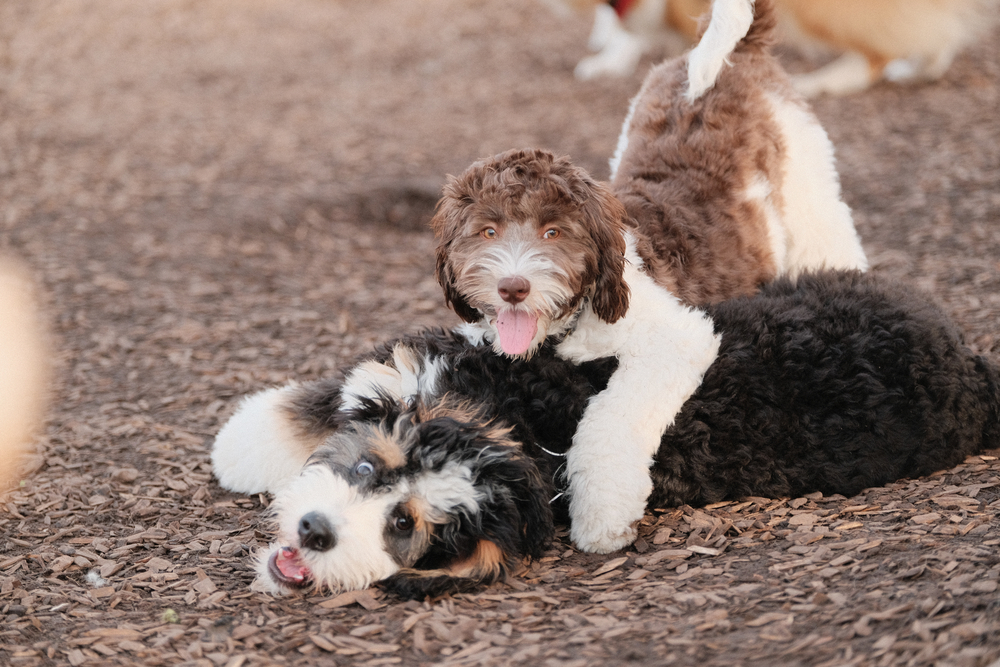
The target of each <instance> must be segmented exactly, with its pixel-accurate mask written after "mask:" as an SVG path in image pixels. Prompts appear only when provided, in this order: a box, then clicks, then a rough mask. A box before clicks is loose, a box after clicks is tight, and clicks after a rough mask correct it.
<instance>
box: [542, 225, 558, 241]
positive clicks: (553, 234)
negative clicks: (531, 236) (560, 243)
mask: <svg viewBox="0 0 1000 667" xmlns="http://www.w3.org/2000/svg"><path fill="white" fill-rule="evenodd" d="M560 234H561V232H560V231H559V230H558V229H556V228H555V227H552V228H550V229H546V230H545V232H544V233H543V234H542V238H543V239H557V238H559V235H560Z"/></svg>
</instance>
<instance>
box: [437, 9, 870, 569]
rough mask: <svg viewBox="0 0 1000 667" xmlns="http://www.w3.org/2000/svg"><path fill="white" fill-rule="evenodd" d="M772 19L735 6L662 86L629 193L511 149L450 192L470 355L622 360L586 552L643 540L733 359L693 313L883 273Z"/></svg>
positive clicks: (577, 465) (582, 540)
mask: <svg viewBox="0 0 1000 667" xmlns="http://www.w3.org/2000/svg"><path fill="white" fill-rule="evenodd" d="M771 12H772V1H771V0H758V1H757V3H756V7H755V5H754V2H753V0H717V2H716V3H715V6H714V9H713V13H712V18H711V20H710V23H709V26H708V28H707V29H706V32H705V35H704V37H703V39H702V40H701V42H700V43H699V44H698V46H697V47H696V48H695V49H694V50H693V51H692V52H691V53H690V54H689V56H687V57H686V58H678V59H675V60H671V61H668V62H666V63H664V64H663V65H661V66H659V67H657V68H656V69H654V70H653V71H652V72H651V74H650V76H649V78H648V79H647V81H646V83H645V85H644V86H643V87H642V90H641V91H640V92H639V94H638V96H636V98H635V99H634V100H633V104H632V108H631V111H630V113H629V116H628V118H627V119H626V122H625V127H624V130H623V132H622V137H621V141H620V142H619V150H618V153H617V156H616V158H615V160H614V161H613V172H614V175H613V181H612V183H611V187H610V188H609V187H607V186H605V185H603V184H601V183H598V182H596V181H595V180H594V179H592V178H591V177H590V176H589V175H587V174H586V173H585V172H584V171H583V170H582V169H580V168H579V167H575V166H573V165H572V164H571V163H570V162H569V160H568V159H566V158H556V157H555V156H553V155H552V154H551V153H547V152H545V151H539V150H524V151H509V152H507V153H503V154H501V155H498V156H495V157H493V158H490V159H486V160H482V161H480V162H477V163H475V164H473V165H472V166H471V167H470V168H469V169H468V170H467V171H466V172H465V173H464V174H462V175H461V176H459V177H457V178H452V179H450V180H449V183H448V184H447V185H446V186H445V190H444V196H443V197H442V200H441V202H440V203H439V206H438V210H437V213H436V214H435V216H434V220H433V223H432V224H433V227H434V231H435V235H436V236H437V239H438V248H437V270H438V279H439V281H440V282H441V285H442V287H443V288H444V292H445V297H446V298H447V300H448V301H449V303H450V304H451V305H452V306H453V307H454V308H455V312H456V313H458V314H459V315H460V316H461V317H462V318H463V319H464V320H465V321H466V322H467V323H468V324H467V325H466V326H465V328H464V331H465V335H466V336H467V338H468V339H469V340H470V341H476V342H481V343H483V344H487V345H491V346H492V347H493V349H494V350H495V351H496V352H497V353H498V354H504V355H507V356H510V357H525V358H527V357H530V356H531V355H533V354H534V353H535V352H536V351H537V350H538V349H539V347H540V346H541V345H542V344H543V343H544V342H545V341H546V340H552V341H555V342H557V346H556V353H557V354H558V356H559V357H561V358H563V359H567V360H569V361H572V362H574V363H583V362H586V361H590V360H593V359H598V358H602V357H609V356H614V357H617V358H618V360H619V362H620V364H619V367H618V370H617V371H616V372H615V373H614V375H613V376H612V377H611V380H610V381H609V383H608V386H607V388H606V389H605V390H604V391H602V392H600V393H598V394H597V395H596V396H594V397H593V398H592V400H591V401H590V402H589V404H588V407H587V410H586V413H585V414H584V416H583V418H582V419H581V420H580V423H579V426H578V428H577V431H576V434H575V436H574V438H573V448H572V449H571V450H570V453H569V455H568V456H567V459H566V475H567V477H568V480H569V489H568V494H569V498H570V517H571V519H572V528H571V537H572V539H573V541H574V542H575V543H576V544H577V546H578V547H580V548H581V549H584V550H588V551H598V552H609V551H613V550H615V549H618V548H621V547H622V546H624V545H625V544H628V543H629V542H630V541H631V540H632V539H634V537H635V528H634V522H636V521H638V520H639V519H641V518H642V514H643V509H644V507H645V498H646V497H647V496H648V494H649V491H650V488H651V484H652V483H651V481H650V478H649V476H648V469H649V463H650V461H651V460H652V455H653V452H654V451H655V449H656V445H657V443H658V442H659V437H660V435H661V434H662V433H663V431H664V429H665V428H667V427H668V426H669V425H670V423H671V422H672V420H673V415H675V414H676V413H677V412H678V411H679V410H680V408H681V406H682V405H683V404H684V401H686V400H687V398H688V397H689V396H690V395H691V393H692V392H693V391H694V390H695V389H696V388H697V386H698V384H699V383H700V382H701V378H702V375H703V373H704V372H705V369H706V368H708V365H709V364H710V363H711V360H712V359H714V358H715V354H716V353H717V350H718V344H719V341H718V337H717V336H716V335H715V334H714V333H713V329H712V323H711V322H710V321H709V320H708V319H707V318H706V317H705V315H704V313H703V312H701V311H698V310H695V309H693V308H692V307H691V306H699V305H705V304H709V303H713V302H716V301H720V300H722V299H725V298H729V297H733V296H737V295H744V294H750V293H752V292H754V291H756V290H757V289H758V288H759V287H760V286H761V285H763V284H765V283H766V282H768V281H770V280H771V279H773V278H774V277H776V276H778V275H786V274H787V275H796V274H798V273H799V272H801V271H804V270H807V269H822V268H842V269H864V268H865V267H866V265H867V261H866V260H865V255H864V252H863V251H862V249H861V244H860V243H859V241H858V236H857V234H856V233H855V231H854V226H853V223H852V221H851V215H850V211H849V210H848V208H847V206H846V205H844V203H843V202H842V201H841V200H840V188H839V184H838V180H837V173H836V170H835V169H834V166H833V151H832V148H831V145H830V142H829V140H828V139H827V137H826V134H825V133H824V132H823V129H822V128H821V127H820V126H819V123H818V122H817V121H816V119H815V117H814V116H813V115H812V113H811V112H810V111H809V109H808V107H807V106H806V105H805V103H804V102H803V101H802V100H801V98H799V97H797V95H796V94H795V93H794V91H793V90H792V89H791V86H790V84H789V83H788V80H787V78H786V77H785V76H784V74H782V71H781V69H780V68H779V67H778V66H777V64H776V63H775V62H774V60H773V59H772V57H771V56H770V55H769V54H768V52H767V44H768V42H769V40H770V35H771V33H772V31H773V29H774V19H773V16H772V15H771ZM623 253H624V255H623Z"/></svg>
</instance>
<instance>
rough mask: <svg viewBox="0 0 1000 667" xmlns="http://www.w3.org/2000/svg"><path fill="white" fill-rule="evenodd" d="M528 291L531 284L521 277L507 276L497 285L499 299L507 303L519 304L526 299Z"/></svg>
mask: <svg viewBox="0 0 1000 667" xmlns="http://www.w3.org/2000/svg"><path fill="white" fill-rule="evenodd" d="M530 291H531V283H529V282H528V281H527V279H525V278H522V277H521V276H507V277H506V278H502V279H501V280H500V283H499V284H498V285H497V292H498V293H499V294H500V298H501V299H503V300H504V301H506V302H507V303H521V302H522V301H524V300H525V299H526V298H527V297H528V293H529V292H530Z"/></svg>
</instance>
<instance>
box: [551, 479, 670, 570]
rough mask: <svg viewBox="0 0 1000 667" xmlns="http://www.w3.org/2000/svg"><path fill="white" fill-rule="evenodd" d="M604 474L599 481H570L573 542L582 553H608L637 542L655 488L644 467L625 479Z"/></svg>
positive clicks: (571, 533) (571, 536)
mask: <svg viewBox="0 0 1000 667" xmlns="http://www.w3.org/2000/svg"><path fill="white" fill-rule="evenodd" d="M602 472H603V473H604V474H603V475H601V477H602V479H600V480H594V479H587V476H586V475H576V476H575V477H571V479H570V504H569V514H570V539H571V540H573V544H575V545H576V547H577V548H578V549H580V550H581V551H589V552H592V553H601V554H606V553H610V552H612V551H618V550H619V549H623V548H625V547H627V546H628V545H630V544H632V542H634V541H635V538H636V537H637V536H638V523H639V521H640V520H641V519H642V517H643V514H644V513H645V511H646V500H647V499H648V498H649V493H650V491H651V490H652V488H651V487H652V485H651V482H650V478H649V471H648V470H646V469H645V468H643V469H640V470H636V471H633V472H632V473H631V474H629V475H627V476H624V477H620V476H618V475H613V476H608V475H607V468H605V469H604V470H603V471H602ZM626 478H630V479H626Z"/></svg>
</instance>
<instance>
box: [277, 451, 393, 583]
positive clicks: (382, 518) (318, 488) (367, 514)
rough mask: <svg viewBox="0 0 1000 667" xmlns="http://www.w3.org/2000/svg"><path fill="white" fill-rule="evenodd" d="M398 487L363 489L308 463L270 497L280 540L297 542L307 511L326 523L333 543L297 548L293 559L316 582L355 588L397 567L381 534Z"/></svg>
mask: <svg viewBox="0 0 1000 667" xmlns="http://www.w3.org/2000/svg"><path fill="white" fill-rule="evenodd" d="M404 497H405V494H404V493H403V492H402V490H400V489H392V490H389V491H380V492H377V493H366V492H365V491H364V490H362V489H359V488H358V487H355V486H353V485H351V484H349V483H348V482H347V480H345V479H344V478H343V477H341V476H340V475H338V474H336V473H335V472H333V470H331V469H330V468H329V467H328V466H326V465H323V464H315V465H310V466H308V467H307V468H306V469H305V470H303V471H302V474H301V475H300V476H299V477H298V479H296V480H295V481H294V482H293V483H292V484H290V485H289V486H288V488H287V489H286V490H285V491H284V492H283V493H282V494H281V495H280V496H279V497H278V498H276V499H275V505H274V507H275V512H276V515H277V518H278V540H279V545H281V546H294V547H296V548H298V547H299V537H298V529H299V521H300V520H301V518H302V517H303V516H305V515H306V514H309V513H310V512H317V513H320V514H322V515H323V516H324V517H325V518H326V519H327V521H328V522H329V523H330V526H331V528H332V529H333V531H334V534H335V536H336V544H335V545H334V546H333V547H332V548H331V549H329V550H327V551H322V552H318V551H311V550H308V549H299V552H298V554H299V562H300V563H301V564H302V565H304V566H305V567H307V568H308V570H309V572H310V574H311V578H312V580H313V581H314V583H316V584H317V585H319V586H325V587H327V588H329V589H330V590H333V591H337V590H357V589H361V588H366V587H367V586H369V585H371V584H372V583H374V582H376V581H379V580H380V579H385V578H386V577H388V576H390V575H392V574H395V573H396V572H398V571H399V568H400V565H399V564H398V563H397V562H396V561H395V560H394V559H393V557H392V556H391V555H390V554H389V552H388V551H387V550H386V548H385V544H384V540H383V535H384V531H385V527H386V523H387V521H388V518H389V515H390V514H391V512H392V510H393V509H394V508H395V507H396V506H397V505H398V504H399V503H400V502H401V501H402V500H403V498H404Z"/></svg>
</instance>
